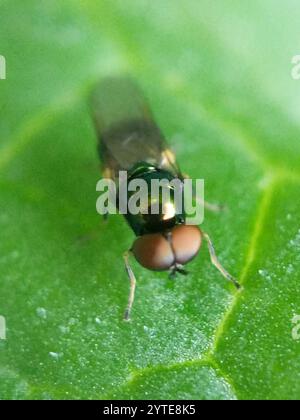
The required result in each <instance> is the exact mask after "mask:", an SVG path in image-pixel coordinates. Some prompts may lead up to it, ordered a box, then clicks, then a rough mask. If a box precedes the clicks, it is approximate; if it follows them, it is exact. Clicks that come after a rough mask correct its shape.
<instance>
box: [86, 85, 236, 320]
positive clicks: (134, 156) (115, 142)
mask: <svg viewBox="0 0 300 420" xmlns="http://www.w3.org/2000/svg"><path fill="white" fill-rule="evenodd" d="M91 105H92V114H93V119H94V122H95V127H96V131H97V136H98V139H99V147H98V150H99V155H100V158H101V160H102V164H103V177H104V178H109V179H112V180H114V181H116V180H117V179H118V176H119V172H120V171H127V173H128V179H129V180H133V179H143V180H145V181H146V182H147V183H148V184H150V182H151V180H153V179H162V178H164V179H165V178H167V179H169V180H171V179H173V178H177V179H179V180H181V181H182V182H183V181H184V179H185V178H186V176H184V175H183V174H182V172H181V171H180V168H179V166H178V164H177V162H176V159H175V156H174V154H173V153H172V152H171V150H170V148H169V147H168V145H167V143H166V141H165V139H164V137H163V135H162V133H161V131H160V129H159V128H158V126H157V125H156V124H155V122H154V119H153V117H152V114H151V112H150V110H149V108H148V106H147V103H146V101H145V99H144V96H143V95H142V93H141V91H140V90H139V88H138V87H137V85H136V84H135V83H134V82H133V81H132V80H131V79H129V78H126V77H124V78H122V77H121V78H107V79H104V80H103V81H102V82H101V83H100V84H99V85H98V86H97V87H96V88H95V90H94V91H93V94H92V101H91ZM183 193H184V191H183ZM171 197H172V196H171ZM167 204H168V205H167V208H168V212H165V211H161V212H160V213H159V214H158V215H157V214H156V215H151V214H150V215H149V214H142V213H141V214H137V215H132V214H126V215H125V218H126V219H127V222H128V223H129V225H130V227H131V228H132V230H133V232H134V233H135V235H136V240H135V241H134V243H133V246H132V247H131V249H130V250H129V251H127V252H126V253H125V254H124V261H125V267H126V271H127V274H128V276H129V279H130V293H129V299H128V305H127V308H126V311H125V315H124V319H125V320H129V319H130V314H131V309H132V305H133V301H134V294H135V288H136V278H135V275H134V273H133V270H132V268H131V266H130V262H129V257H130V255H134V257H135V258H136V260H137V261H138V262H139V263H140V264H141V265H142V266H143V267H145V268H147V269H149V270H153V271H169V272H170V274H171V275H175V274H176V273H181V274H187V272H186V271H185V269H184V266H185V265H186V264H187V263H188V262H189V261H191V260H192V259H193V258H195V256H196V255H197V254H198V252H199V250H200V247H201V244H202V240H203V239H204V240H205V241H206V242H207V245H208V249H209V252H210V257H211V262H212V264H213V265H215V266H216V268H217V269H218V270H219V271H220V272H221V273H222V275H223V276H224V277H225V278H226V279H227V280H229V281H231V282H233V283H234V285H235V286H236V287H237V288H239V287H240V285H239V283H238V282H237V280H236V279H235V278H234V277H232V276H231V275H230V274H229V273H228V272H227V271H226V270H225V269H224V268H223V266H222V265H221V263H220V262H219V260H218V258H217V256H216V253H215V250H214V247H213V244H212V241H211V239H210V237H209V236H208V234H207V233H205V232H203V231H202V230H201V229H200V228H199V227H197V226H193V225H187V224H186V223H185V220H186V219H185V213H184V211H183V212H182V213H181V214H177V213H176V212H175V211H170V209H172V208H173V207H174V202H173V200H172V198H171V200H170V203H167ZM148 205H149V207H151V197H149V203H148ZM205 207H206V208H208V209H211V210H216V209H217V206H214V205H211V204H209V203H205Z"/></svg>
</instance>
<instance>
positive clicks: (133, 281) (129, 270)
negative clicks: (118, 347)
mask: <svg viewBox="0 0 300 420" xmlns="http://www.w3.org/2000/svg"><path fill="white" fill-rule="evenodd" d="M130 255H131V251H127V252H125V254H124V256H123V258H124V263H125V269H126V272H127V274H128V277H129V280H130V291H129V297H128V304H127V308H126V310H125V314H124V320H125V321H129V320H130V315H131V309H132V305H133V302H134V295H135V288H136V278H135V275H134V272H133V271H132V268H131V266H130V263H129V257H130Z"/></svg>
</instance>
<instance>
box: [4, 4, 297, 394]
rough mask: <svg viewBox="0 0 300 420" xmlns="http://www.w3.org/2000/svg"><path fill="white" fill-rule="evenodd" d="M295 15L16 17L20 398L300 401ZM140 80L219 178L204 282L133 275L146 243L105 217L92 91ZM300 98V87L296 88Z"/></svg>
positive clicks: (7, 124)
mask: <svg viewBox="0 0 300 420" xmlns="http://www.w3.org/2000/svg"><path fill="white" fill-rule="evenodd" d="M299 19H300V12H299V7H298V4H297V2H296V1H293V0H288V1H286V2H284V4H283V3H279V2H274V1H271V0H264V1H263V2H261V1H259V0H253V1H251V2H240V1H237V0H230V1H227V2H221V1H215V2H211V1H208V0H204V1H201V2H198V1H196V0H188V1H184V2H180V1H171V0H164V1H162V2H154V1H152V2H151V1H144V0H143V1H141V0H139V1H138V0H130V1H128V0H126V1H124V0H122V1H121V0H116V1H108V0H104V1H101V2H93V1H86V2H75V1H71V0H68V1H64V2H58V1H51V2H50V1H45V2H35V1H31V0H29V1H27V2H26V4H25V2H23V3H20V2H17V1H10V2H8V1H4V2H1V15H0V27H1V41H0V54H2V55H4V56H5V57H6V61H7V79H6V80H0V101H1V102H0V109H1V126H0V136H1V140H0V174H1V176H0V232H1V241H0V315H2V316H5V318H6V325H7V340H0V377H1V381H0V397H1V398H2V399H31V398H35V399H49V398H52V399H58V398H65V399H67V398H71V399H74V398H79V399H80V398H97V399H103V398H116V399H118V398H148V399H151V398H170V399H172V398H195V399H291V398H295V399H298V398H299V397H300V373H299V369H298V367H299V360H300V343H299V342H298V341H296V340H293V338H292V329H293V327H294V325H293V323H292V319H293V317H294V316H295V315H297V314H300V294H299V285H298V280H299V274H298V273H299V270H300V258H299V250H300V226H299V186H300V142H299V137H300V127H299V116H300V114H299V109H300V107H299V101H300V98H299V89H300V82H299V81H295V80H293V79H292V78H291V58H292V57H293V56H294V55H297V54H299V53H300V52H299V44H298V38H299V37H298V35H299ZM122 72H129V73H131V74H132V75H133V76H134V77H135V78H136V79H137V80H138V81H139V83H140V84H141V86H142V87H143V90H144V91H145V93H146V95H147V97H148V99H149V102H150V105H151V107H152V109H153V111H154V114H155V117H156V119H157V121H158V123H159V125H160V126H161V128H162V129H163V131H164V133H165V135H166V136H167V138H168V139H169V142H170V143H171V144H172V146H173V147H174V149H175V150H176V152H177V155H178V160H179V162H180V164H181V166H182V168H183V170H184V171H185V172H187V173H189V174H190V175H191V176H192V177H194V178H204V179H205V181H206V196H207V199H208V200H209V201H216V202H221V203H226V204H227V206H228V211H227V212H224V213H223V214H220V215H215V214H207V215H206V219H205V224H204V226H203V228H204V229H205V230H206V231H208V232H209V233H210V235H211V236H212V238H213V240H214V242H215V245H216V248H217V250H218V254H219V256H220V259H221V260H222V262H223V263H224V265H225V266H226V267H227V268H228V270H230V272H232V273H233V274H236V275H237V276H238V277H239V279H240V281H241V282H242V283H243V286H244V289H243V290H242V291H241V292H235V290H234V289H233V288H232V287H231V285H229V284H227V283H226V282H224V280H223V278H222V277H220V275H219V273H218V272H217V271H216V270H215V269H214V268H213V267H212V266H211V264H210V262H209V256H208V252H207V250H206V249H203V251H202V252H201V255H200V257H199V258H198V259H196V260H195V261H194V262H193V263H192V264H191V265H190V271H191V274H190V276H189V277H188V278H184V279H183V278H178V279H177V280H176V281H175V282H172V281H170V280H169V279H168V278H167V276H166V275H165V274H157V273H152V272H148V271H146V270H143V269H142V268H141V267H140V266H138V265H137V264H134V270H135V273H136V275H137V277H138V289H137V296H136V301H135V306H134V310H133V319H132V322H131V323H124V322H123V321H122V314H123V310H124V307H125V306H126V301H127V295H128V288H129V285H128V281H127V278H126V275H125V272H124V268H123V262H122V253H123V252H124V251H125V250H126V249H128V248H129V247H130V245H131V243H132V241H133V234H132V232H131V231H130V230H129V228H128V227H127V225H126V223H125V222H124V221H123V220H122V218H121V217H119V216H112V217H111V218H110V220H109V221H108V223H107V224H105V223H103V221H102V219H101V218H100V217H99V216H98V215H97V214H96V211H95V202H96V198H97V195H96V191H95V186H96V183H97V181H98V179H99V177H100V172H99V169H98V159H97V155H96V151H95V147H96V138H95V133H94V130H93V126H92V122H91V118H90V115H89V110H88V106H87V95H88V92H89V90H90V87H91V86H92V85H93V83H94V82H96V81H97V80H98V79H99V78H101V77H102V76H105V75H110V74H113V73H122ZM297 89H298V90H297Z"/></svg>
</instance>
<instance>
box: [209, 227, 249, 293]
mask: <svg viewBox="0 0 300 420" xmlns="http://www.w3.org/2000/svg"><path fill="white" fill-rule="evenodd" d="M202 235H203V238H204V239H205V240H206V242H207V246H208V250H209V254H210V259H211V262H212V264H213V265H214V266H215V267H216V268H217V269H218V270H219V271H220V273H221V274H222V276H223V277H225V279H226V280H228V281H230V282H231V283H233V284H234V285H235V287H236V288H237V289H238V290H239V289H241V285H240V284H239V282H238V281H237V280H236V279H235V278H234V277H233V276H232V275H231V274H229V273H228V271H227V270H225V268H224V267H223V266H222V264H221V263H220V261H219V259H218V257H217V255H216V251H215V248H214V246H213V243H212V241H211V239H210V237H209V236H208V234H207V233H205V232H202Z"/></svg>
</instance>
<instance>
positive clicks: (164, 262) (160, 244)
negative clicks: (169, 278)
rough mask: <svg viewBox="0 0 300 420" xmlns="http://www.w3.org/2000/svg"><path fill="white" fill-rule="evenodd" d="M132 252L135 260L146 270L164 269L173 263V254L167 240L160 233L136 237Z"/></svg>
mask: <svg viewBox="0 0 300 420" xmlns="http://www.w3.org/2000/svg"><path fill="white" fill-rule="evenodd" d="M132 252H133V254H134V256H135V258H136V260H137V261H138V262H139V263H140V264H141V265H142V266H143V267H145V268H147V269H148V270H153V271H165V270H169V269H170V268H171V267H172V265H173V264H174V255H173V252H172V248H171V245H170V244H169V242H168V240H167V239H166V238H165V237H164V236H163V235H161V234H160V233H155V234H149V235H144V236H141V237H139V238H137V239H136V241H135V242H134V244H133V247H132Z"/></svg>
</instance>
